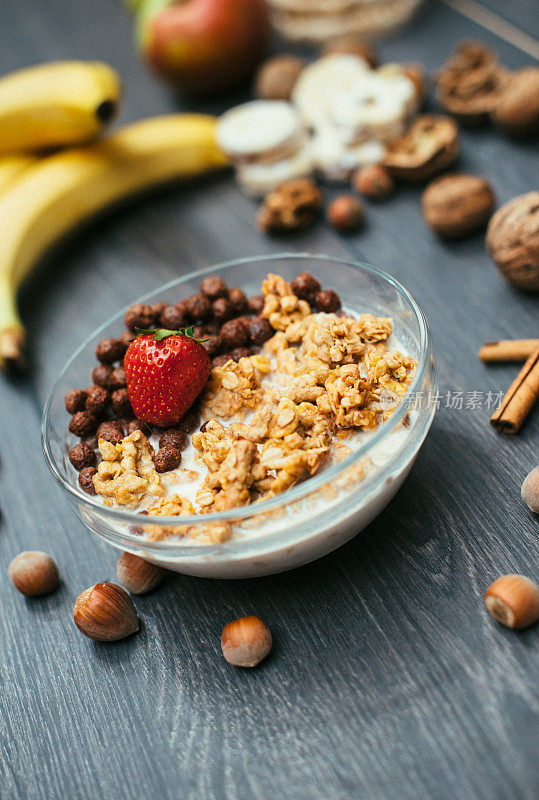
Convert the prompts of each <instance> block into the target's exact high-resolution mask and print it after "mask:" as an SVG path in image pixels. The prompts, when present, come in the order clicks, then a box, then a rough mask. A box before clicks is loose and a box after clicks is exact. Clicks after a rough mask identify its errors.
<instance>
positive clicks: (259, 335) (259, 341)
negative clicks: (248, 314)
mask: <svg viewBox="0 0 539 800" xmlns="http://www.w3.org/2000/svg"><path fill="white" fill-rule="evenodd" d="M274 333H275V331H274V330H273V328H272V327H271V325H270V323H269V322H268V320H267V319H264V318H263V317H255V319H252V320H251V322H250V323H249V335H250V337H251V341H252V343H253V344H255V345H258V346H261V345H263V344H264V342H267V341H268V339H271V337H272V336H273V334H274Z"/></svg>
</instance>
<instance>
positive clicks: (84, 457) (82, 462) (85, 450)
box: [69, 442, 96, 472]
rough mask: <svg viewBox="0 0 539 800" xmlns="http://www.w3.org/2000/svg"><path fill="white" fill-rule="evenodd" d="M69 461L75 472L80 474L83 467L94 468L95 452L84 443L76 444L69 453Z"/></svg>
mask: <svg viewBox="0 0 539 800" xmlns="http://www.w3.org/2000/svg"><path fill="white" fill-rule="evenodd" d="M69 460H70V461H71V463H72V464H73V466H74V467H75V469H76V470H77V472H80V471H81V469H84V467H94V466H95V463H96V457H95V452H94V450H92V448H91V447H89V446H88V445H87V444H84V442H80V443H79V444H76V445H75V447H72V448H71V450H70V451H69Z"/></svg>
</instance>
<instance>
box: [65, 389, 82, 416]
mask: <svg viewBox="0 0 539 800" xmlns="http://www.w3.org/2000/svg"><path fill="white" fill-rule="evenodd" d="M85 403H86V392H85V391H84V389H71V391H70V392H68V393H67V394H66V396H65V404H66V411H67V412H68V413H69V414H76V413H77V411H84V406H85Z"/></svg>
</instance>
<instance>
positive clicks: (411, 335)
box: [42, 253, 436, 578]
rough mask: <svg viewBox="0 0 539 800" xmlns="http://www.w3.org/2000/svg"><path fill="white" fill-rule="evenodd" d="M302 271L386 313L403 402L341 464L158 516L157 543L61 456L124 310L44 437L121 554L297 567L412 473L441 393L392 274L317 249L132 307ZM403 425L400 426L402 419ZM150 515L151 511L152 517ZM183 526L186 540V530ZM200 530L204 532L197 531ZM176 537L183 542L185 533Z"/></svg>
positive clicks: (88, 515)
mask: <svg viewBox="0 0 539 800" xmlns="http://www.w3.org/2000/svg"><path fill="white" fill-rule="evenodd" d="M304 271H308V272H311V273H312V274H313V275H314V276H315V277H317V278H318V279H319V280H320V282H321V284H322V286H324V287H325V288H331V289H334V290H335V291H336V292H337V293H338V294H339V295H340V297H341V299H342V301H343V307H344V308H345V310H346V309H347V310H349V311H352V312H355V313H362V312H364V311H369V312H372V313H373V314H377V315H380V316H389V317H391V318H392V321H393V328H394V336H395V338H396V339H397V340H398V342H399V344H400V346H401V347H403V349H405V351H406V352H407V353H408V354H409V355H411V356H413V358H415V359H416V360H417V362H418V366H417V370H416V373H415V376H414V378H413V381H412V383H411V385H410V387H409V392H408V395H407V396H406V398H405V400H404V401H403V402H402V403H401V404H400V405H399V406H398V407H397V409H396V410H395V412H394V413H393V414H392V416H391V417H390V418H389V419H388V420H387V421H386V422H385V423H383V424H382V425H380V426H379V428H378V429H377V430H376V432H375V433H374V434H373V435H372V436H371V437H370V438H367V439H366V441H365V443H363V444H362V445H361V446H360V447H359V448H358V449H356V450H354V451H353V452H352V454H351V455H349V456H348V457H346V458H345V459H344V460H342V461H341V462H340V463H338V464H335V465H332V466H330V467H328V468H327V469H325V470H323V471H321V472H320V473H319V474H317V475H315V476H314V477H311V478H309V479H308V480H306V481H304V482H303V483H300V484H299V485H297V486H295V487H293V488H292V489H289V490H288V491H287V492H284V493H283V494H281V495H278V496H277V497H275V498H272V499H270V500H265V501H261V502H256V503H253V504H252V505H250V506H245V507H242V508H234V509H231V510H228V511H223V512H220V513H213V514H204V515H200V514H198V515H196V516H195V515H193V516H189V517H181V518H179V517H159V518H158V520H159V526H163V525H166V527H167V528H168V529H171V530H172V531H173V532H177V534H178V535H174V536H173V537H169V538H166V539H161V540H159V541H153V540H151V538H148V536H146V535H141V531H142V529H141V521H142V520H143V519H144V530H145V531H151V529H152V525H151V523H150V522H149V521H148V520H150V519H152V518H150V517H146V518H143V517H141V516H140V515H138V514H137V513H136V511H124V510H122V509H120V508H109V507H106V506H104V505H102V503H101V501H100V500H99V499H98V498H96V497H92V496H90V495H87V494H85V492H83V491H82V490H81V489H80V488H79V486H78V483H77V473H76V472H75V470H74V469H73V467H72V466H71V463H70V461H69V458H68V454H69V450H70V448H71V447H72V446H73V444H74V443H75V442H76V441H77V440H76V438H75V437H74V436H73V435H72V434H70V433H69V431H68V427H67V426H68V415H67V413H66V410H65V405H64V396H65V395H66V393H67V392H68V391H69V390H70V389H73V388H75V387H78V386H86V385H87V384H88V374H89V371H90V369H91V368H92V366H93V365H94V364H95V354H94V351H95V348H96V346H97V344H98V343H99V341H100V340H101V339H103V338H104V337H117V336H119V334H120V332H121V330H122V329H123V323H122V317H123V314H124V313H125V310H126V309H123V310H122V311H120V312H119V313H118V314H117V315H116V316H115V317H114V318H113V319H111V320H110V321H109V322H107V323H105V324H104V325H102V326H101V327H100V328H98V329H97V330H96V331H95V332H94V333H93V334H92V335H91V336H90V337H89V339H88V340H87V341H86V342H85V343H84V344H82V345H81V347H79V349H78V350H77V351H76V352H75V353H74V354H73V356H72V357H71V358H70V359H69V361H68V362H67V364H66V365H65V367H64V369H63V371H62V373H61V374H60V376H59V378H58V380H57V381H56V384H55V386H54V388H53V390H52V392H51V394H50V396H49V398H48V400H47V403H46V405H45V410H44V412H43V421H42V441H43V450H44V453H45V458H46V460H47V463H48V465H49V467H50V469H51V471H52V473H53V475H54V477H55V478H56V480H57V481H58V483H59V484H60V486H62V488H63V489H64V490H65V491H66V493H67V497H68V499H69V502H70V503H71V505H72V507H73V509H74V511H75V513H76V514H77V515H78V516H79V517H80V519H81V520H82V521H83V522H84V524H85V525H86V526H87V527H88V528H89V529H90V530H91V531H94V533H97V534H98V535H99V536H101V537H102V538H103V539H105V540H106V541H107V542H109V543H110V544H111V545H113V546H114V547H117V548H119V549H120V550H128V551H129V552H131V553H134V554H136V555H139V556H141V557H143V558H145V559H147V560H148V561H152V562H154V563H156V564H159V565H161V566H163V567H166V568H167V569H171V570H175V571H177V572H183V573H186V574H190V575H198V576H203V577H213V578H240V577H254V576H259V575H268V574H272V573H276V572H281V571H284V570H287V569H292V568H294V567H298V566H300V565H302V564H306V563H308V562H309V561H313V560H314V559H316V558H319V557H320V556H323V555H325V554H327V553H329V552H331V551H332V550H335V549H336V548H337V547H339V546H340V545H342V544H344V543H345V542H347V541H348V540H350V539H351V538H352V537H353V536H355V535H356V534H357V533H359V531H361V530H362V529H363V528H364V527H365V526H366V525H368V524H369V522H371V521H372V520H373V519H374V517H375V516H376V515H377V514H379V513H380V512H381V511H382V509H383V508H384V507H385V506H386V505H387V503H388V502H389V501H390V500H391V498H392V497H393V496H394V494H395V493H396V491H397V490H398V488H399V487H400V485H401V484H402V482H403V481H404V479H405V477H406V475H407V474H408V472H409V470H410V468H411V466H412V464H413V462H414V460H415V457H416V455H417V453H418V450H419V448H420V447H421V444H422V443H423V441H424V439H425V436H426V435H427V432H428V430H429V428H430V425H431V423H432V419H433V416H434V405H435V404H431V403H426V402H422V400H423V399H424V398H426V397H429V396H430V395H431V394H432V393H435V392H436V371H435V366H434V360H433V357H432V354H431V345H430V339H429V333H428V327H427V323H426V320H425V318H424V316H423V312H422V311H421V309H420V308H419V306H418V305H417V303H416V302H415V300H414V299H413V297H412V296H411V295H410V293H409V292H408V291H407V290H406V289H405V288H404V287H403V286H401V284H399V283H398V282H397V281H396V280H394V278H391V277H390V276H389V275H386V274H384V273H383V272H380V271H379V270H377V269H374V268H372V267H369V266H366V265H364V264H358V263H356V262H353V261H347V260H343V259H336V258H330V257H327V256H322V255H311V254H309V253H302V254H282V255H272V256H261V257H259V258H246V259H242V260H239V261H232V262H229V263H227V264H221V265H219V266H216V267H209V268H208V269H204V270H200V271H199V272H193V273H191V274H189V275H186V276H185V277H181V278H178V279H176V280H174V281H171V282H170V283H167V284H165V285H164V286H161V287H160V288H159V289H156V290H155V291H154V292H151V293H150V294H147V295H145V296H144V297H141V298H140V301H139V302H143V303H149V304H151V303H154V302H156V301H158V300H164V301H167V302H170V303H176V302H178V301H179V300H180V299H181V298H182V297H186V296H188V295H191V294H195V293H197V292H198V291H199V288H198V287H199V283H200V280H201V279H202V278H203V277H205V276H207V275H209V274H212V275H213V274H219V275H221V276H222V277H223V278H224V280H225V281H226V282H227V283H228V284H229V285H230V286H239V287H241V288H242V289H243V290H244V291H245V292H246V293H247V294H248V295H253V294H259V293H260V286H261V283H262V280H263V278H265V277H266V275H267V273H268V272H273V273H277V274H279V275H282V276H283V277H284V278H285V279H286V280H288V281H291V280H292V279H293V278H294V277H295V276H296V275H297V274H299V273H300V272H304ZM403 422H404V424H403ZM153 519H157V518H153ZM212 523H218V524H219V525H220V526H227V528H229V529H230V530H231V536H230V537H229V538H228V539H227V540H226V541H224V542H222V543H220V544H214V543H209V542H208V541H205V539H204V532H205V531H206V530H207V526H208V524H212ZM187 527H189V534H190V535H189V536H188V537H187V536H185V535H184V534H185V531H186V528H187ZM198 534H201V535H198ZM182 537H183V538H182Z"/></svg>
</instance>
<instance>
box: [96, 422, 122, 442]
mask: <svg viewBox="0 0 539 800" xmlns="http://www.w3.org/2000/svg"><path fill="white" fill-rule="evenodd" d="M96 436H97V440H98V442H99V439H105V441H107V442H110V443H111V444H120V442H121V441H122V439H123V438H124V433H123V430H122V427H121V425H120V424H119V423H118V422H117V421H116V420H107V422H102V423H101V425H100V426H99V428H98V429H97V434H96Z"/></svg>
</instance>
